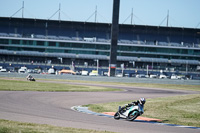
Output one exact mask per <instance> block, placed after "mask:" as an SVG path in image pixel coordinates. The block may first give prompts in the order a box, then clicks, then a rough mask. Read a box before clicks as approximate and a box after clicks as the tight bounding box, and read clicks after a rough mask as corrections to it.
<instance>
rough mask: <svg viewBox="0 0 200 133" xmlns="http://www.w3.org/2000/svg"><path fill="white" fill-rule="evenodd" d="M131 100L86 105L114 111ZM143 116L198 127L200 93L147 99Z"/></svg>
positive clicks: (96, 108) (95, 108) (95, 109)
mask: <svg viewBox="0 0 200 133" xmlns="http://www.w3.org/2000/svg"><path fill="white" fill-rule="evenodd" d="M130 102H132V101H123V102H112V103H104V104H94V105H86V106H88V107H89V109H90V110H92V111H95V112H100V113H102V112H116V111H117V110H118V106H123V105H124V104H127V103H130ZM144 109H145V110H144V111H145V113H144V115H143V116H145V117H150V118H157V119H161V120H163V122H165V123H171V124H177V125H186V126H195V127H200V94H195V95H184V96H174V97H167V98H155V99H147V102H146V104H145V108H144Z"/></svg>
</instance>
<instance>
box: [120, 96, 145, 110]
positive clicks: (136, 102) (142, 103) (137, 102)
mask: <svg viewBox="0 0 200 133" xmlns="http://www.w3.org/2000/svg"><path fill="white" fill-rule="evenodd" d="M145 102H146V99H145V98H143V97H142V98H140V99H139V100H137V101H134V102H132V103H130V104H126V105H125V106H123V107H122V108H121V111H122V110H124V111H125V110H126V108H127V107H130V106H132V105H138V104H139V105H141V106H142V107H144V104H145Z"/></svg>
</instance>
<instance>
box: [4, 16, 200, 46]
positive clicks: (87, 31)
mask: <svg viewBox="0 0 200 133" xmlns="http://www.w3.org/2000/svg"><path fill="white" fill-rule="evenodd" d="M1 20H2V22H0V29H1V30H0V36H10V37H33V36H32V35H34V37H35V38H40V39H44V38H46V39H54V40H55V39H61V40H75V41H83V38H85V37H91V38H92V37H95V38H96V39H97V41H99V42H110V36H111V35H110V30H111V25H110V24H100V23H99V24H98V23H81V22H68V21H66V22H65V21H63V22H59V21H47V20H34V19H20V18H12V19H10V18H1ZM199 40H200V35H195V31H194V30H193V29H182V28H171V27H169V28H168V27H155V26H154V27H153V26H137V25H120V26H119V42H120V43H126V44H131V43H133V44H149V45H155V44H156V45H162V46H175V47H199V45H198V44H199V43H200V42H199ZM155 42H156V43H155ZM195 44H197V45H195Z"/></svg>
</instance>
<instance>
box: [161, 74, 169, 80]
mask: <svg viewBox="0 0 200 133" xmlns="http://www.w3.org/2000/svg"><path fill="white" fill-rule="evenodd" d="M159 78H160V79H166V78H167V76H166V75H164V74H161V75H160V76H159Z"/></svg>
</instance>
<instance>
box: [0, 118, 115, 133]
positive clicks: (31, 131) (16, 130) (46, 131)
mask: <svg viewBox="0 0 200 133" xmlns="http://www.w3.org/2000/svg"><path fill="white" fill-rule="evenodd" d="M0 133H112V132H108V131H96V130H88V129H79V128H69V127H56V126H50V125H46V124H32V123H22V122H15V121H8V120H1V119H0Z"/></svg>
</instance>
